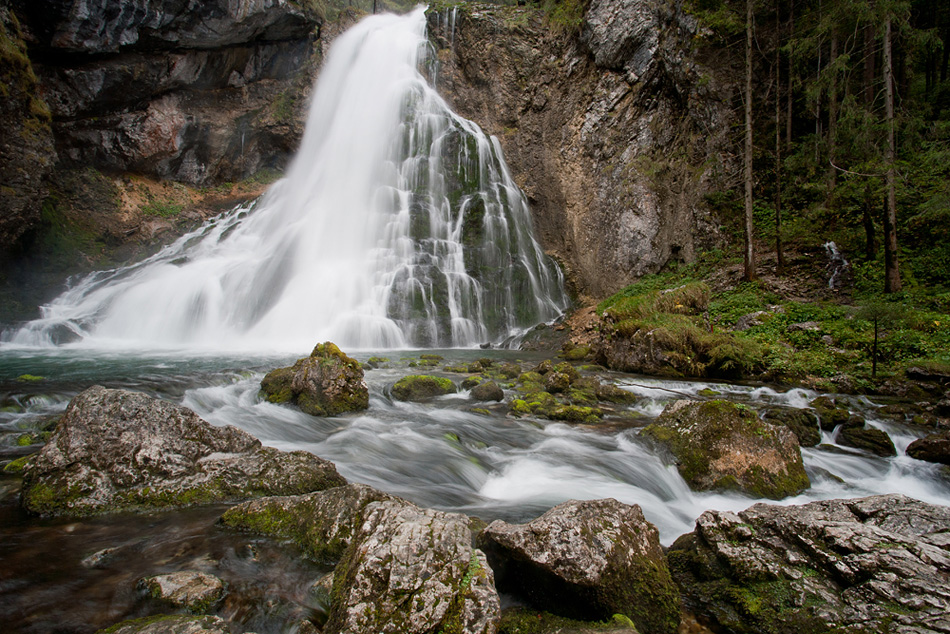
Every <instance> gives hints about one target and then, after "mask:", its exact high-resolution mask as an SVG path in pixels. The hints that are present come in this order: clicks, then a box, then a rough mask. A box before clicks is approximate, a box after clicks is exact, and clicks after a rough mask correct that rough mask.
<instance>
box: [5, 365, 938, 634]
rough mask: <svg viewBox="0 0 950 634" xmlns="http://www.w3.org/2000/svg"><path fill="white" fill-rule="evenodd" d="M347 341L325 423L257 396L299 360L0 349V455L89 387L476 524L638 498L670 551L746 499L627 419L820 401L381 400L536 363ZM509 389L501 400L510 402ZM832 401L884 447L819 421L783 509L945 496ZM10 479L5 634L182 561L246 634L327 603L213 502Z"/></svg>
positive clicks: (903, 441) (119, 615) (640, 383)
mask: <svg viewBox="0 0 950 634" xmlns="http://www.w3.org/2000/svg"><path fill="white" fill-rule="evenodd" d="M348 352H349V353H350V354H352V356H354V357H355V358H357V359H359V360H360V361H362V362H365V361H367V360H368V359H369V358H370V357H373V356H377V357H385V358H387V359H388V360H389V361H388V362H387V363H384V364H383V366H384V367H382V368H379V369H367V371H366V381H367V384H368V385H369V389H370V407H369V409H368V410H367V411H365V412H362V413H359V414H353V415H347V416H339V417H333V418H324V419H320V418H314V417H311V416H308V415H306V414H303V413H302V412H300V411H298V410H296V409H295V408H293V407H289V406H284V405H274V404H271V403H267V402H266V401H264V400H263V399H262V398H261V397H260V395H259V389H260V380H261V378H262V377H263V375H264V374H265V373H266V372H267V371H269V370H270V369H273V368H274V367H278V366H283V365H289V364H290V363H292V362H293V361H294V359H295V357H287V356H273V357H265V356H243V357H242V356H239V355H235V356H221V355H220V354H215V355H206V356H202V355H201V354H197V353H195V352H194V351H191V352H188V353H180V354H179V353H175V352H141V353H130V352H122V353H108V352H101V351H90V350H83V349H81V348H59V349H55V350H36V349H30V350H16V349H11V348H7V349H5V350H3V351H2V353H0V450H2V452H3V454H4V457H5V458H6V459H8V458H10V457H14V456H15V455H23V454H25V453H28V452H30V451H36V450H38V449H39V448H40V447H39V446H38V445H35V446H32V447H22V448H21V447H17V446H16V445H17V439H18V438H21V437H22V435H23V434H24V433H27V432H32V431H35V430H37V429H40V428H41V427H42V426H43V424H44V422H47V421H49V419H50V418H51V417H55V416H56V415H58V414H59V413H61V412H62V411H63V410H64V409H65V407H66V405H67V404H68V402H69V400H70V399H71V398H72V397H73V396H75V395H76V394H78V393H79V392H80V391H82V390H83V389H85V388H86V387H89V386H90V385H94V384H101V385H105V386H106V387H122V388H127V389H133V390H139V391H143V392H146V393H148V394H151V395H153V396H158V397H161V398H164V399H167V400H170V401H173V402H176V403H181V404H182V405H184V406H186V407H188V408H191V409H193V410H194V411H195V412H197V413H198V414H199V415H200V416H201V417H202V418H204V419H205V420H207V421H208V422H210V423H212V424H214V425H234V426H236V427H239V428H241V429H243V430H245V431H247V432H249V433H251V434H253V435H254V436H256V437H257V438H259V439H260V440H261V441H262V442H263V443H264V444H265V445H270V446H273V447H277V448H279V449H283V450H292V449H303V450H306V451H310V452H312V453H314V454H316V455H318V456H320V457H322V458H326V459H328V460H331V461H332V462H334V463H335V464H336V466H337V469H338V470H339V472H340V473H341V474H342V475H343V476H345V477H346V478H347V479H348V480H349V481H351V482H361V483H365V484H369V485H371V486H374V487H376V488H379V489H381V490H383V491H386V492H389V493H392V494H395V495H399V496H402V497H404V498H406V499H408V500H410V501H412V502H415V503H416V504H419V505H421V506H427V507H433V508H438V509H443V510H450V511H458V512H462V513H466V514H468V515H472V516H477V517H480V518H482V519H484V520H486V521H491V520H493V519H504V520H507V521H510V522H524V521H528V520H531V519H533V518H535V517H537V516H539V515H540V514H542V513H543V512H544V511H546V510H548V509H549V508H551V507H552V506H554V505H556V504H558V503H560V502H563V501H566V500H568V499H597V498H606V497H612V498H615V499H617V500H620V501H621V502H625V503H628V504H639V505H640V506H641V507H642V508H643V512H644V515H645V516H646V518H647V519H648V520H650V521H651V522H653V523H654V524H656V526H657V527H658V529H659V531H660V538H661V541H662V542H663V543H664V544H665V545H669V544H670V543H671V542H672V541H673V540H674V539H676V537H678V536H679V535H681V534H683V533H686V532H689V531H691V530H692V529H693V522H694V520H695V519H696V517H698V516H699V515H700V514H701V513H702V512H703V511H705V510H707V509H721V510H736V511H738V510H742V509H745V508H747V507H748V506H750V505H752V504H753V503H755V502H757V501H759V500H755V499H751V498H748V497H743V496H740V495H737V494H710V493H695V492H692V491H690V489H689V488H688V487H687V486H686V484H685V482H684V481H683V479H682V478H681V477H680V476H679V474H678V473H677V471H676V468H675V467H674V466H673V465H672V464H671V463H670V461H669V459H668V458H666V457H665V456H663V455H661V454H658V453H657V452H656V451H654V450H653V449H651V448H650V447H649V445H647V444H646V443H644V442H642V441H641V440H640V439H639V437H638V433H639V429H640V428H641V427H642V426H643V425H645V424H647V423H648V422H649V421H650V420H651V419H652V418H655V417H656V416H657V415H659V413H660V412H661V411H662V410H663V407H664V406H665V405H666V404H667V403H668V402H669V401H671V400H674V399H678V398H697V399H698V398H704V397H708V395H709V392H708V391H707V390H710V389H711V390H713V391H715V392H718V395H717V396H716V398H727V399H730V400H734V401H737V402H741V403H746V404H748V405H749V406H751V407H754V408H758V407H764V406H771V405H787V406H792V407H807V406H808V403H809V402H810V401H811V400H812V399H813V398H814V397H815V396H817V394H816V393H814V392H810V391H808V390H803V389H798V388H796V389H788V390H785V389H782V388H777V387H768V386H753V385H733V384H724V383H710V382H699V381H674V380H661V379H656V378H651V377H641V376H635V375H629V374H622V373H615V372H607V371H604V370H602V369H588V368H585V367H582V373H591V374H593V375H596V376H599V377H600V378H601V379H602V380H603V381H606V382H614V383H615V384H616V385H618V386H620V387H622V388H624V389H627V390H630V391H632V392H634V393H636V394H637V395H638V396H640V399H639V400H638V401H637V402H636V403H635V404H633V405H630V406H617V407H618V409H617V411H615V412H614V413H613V414H612V415H609V416H608V417H607V418H605V420H604V422H602V423H600V424H598V425H569V424H564V423H558V422H552V421H546V420H541V419H533V418H528V417H524V418H514V417H512V416H509V415H508V413H507V412H508V407H507V405H506V404H504V403H497V404H495V403H475V402H473V401H471V400H470V398H469V394H468V392H467V391H464V390H462V391H460V392H459V393H457V394H452V395H447V396H443V397H439V398H437V399H434V400H432V401H429V402H426V403H403V402H396V401H393V400H392V399H391V398H390V396H389V395H388V388H389V387H390V386H391V385H392V384H393V383H394V382H395V381H396V380H397V379H399V378H400V377H402V376H405V375H407V374H437V375H442V376H447V377H449V378H452V379H453V380H454V381H455V382H456V384H459V383H460V382H461V380H462V379H463V378H464V377H465V376H466V375H463V374H453V373H449V372H444V371H443V370H442V369H441V368H442V367H444V366H447V365H458V364H460V363H469V362H472V361H475V360H476V359H479V358H483V357H490V358H492V359H493V360H495V361H508V362H518V363H520V365H521V366H522V368H523V369H524V370H530V369H531V368H532V367H533V366H534V365H535V364H537V363H538V362H539V361H541V360H542V359H543V358H546V357H544V356H541V355H540V354H539V353H528V352H518V351H498V350H495V351H484V350H459V349H453V350H439V351H430V350H426V351H420V350H410V351H392V350H387V351H362V352H352V351H348ZM422 353H427V354H433V353H435V354H439V355H441V356H442V357H444V360H443V361H440V362H439V364H438V365H437V366H435V367H433V368H426V367H414V365H415V363H418V362H419V359H420V354H422ZM303 354H305V351H301V354H300V355H298V356H303ZM410 363H412V364H413V365H412V366H411V365H410ZM24 377H30V378H24ZM511 395H512V394H511V393H510V392H509V393H508V394H507V395H506V396H507V398H508V399H509V400H510V398H511ZM842 398H844V399H845V400H846V402H847V403H848V406H849V407H850V408H851V409H852V411H854V412H857V413H860V414H862V415H863V416H865V417H866V418H867V421H868V424H869V425H870V426H873V427H878V428H880V429H884V430H885V431H887V432H888V434H889V435H890V436H891V438H892V439H893V441H894V444H895V446H896V448H897V452H898V455H897V456H896V457H894V458H879V457H876V456H871V455H869V454H866V453H862V452H859V451H856V450H853V449H848V448H845V447H840V446H838V445H836V444H835V442H834V435H835V434H834V432H831V433H828V432H823V438H822V443H823V446H822V447H819V448H805V449H803V450H802V456H803V458H804V463H805V467H806V470H807V472H808V475H809V477H810V479H811V482H812V486H811V489H809V490H808V491H806V492H804V493H803V494H801V495H799V496H796V497H792V498H787V499H785V500H782V501H780V502H778V503H779V504H802V503H805V502H808V501H812V500H817V499H829V498H839V497H861V496H866V495H872V494H879V493H903V494H905V495H909V496H911V497H914V498H917V499H920V500H923V501H925V502H930V503H935V504H943V505H950V479H948V478H947V477H946V476H945V475H942V473H941V471H940V470H941V467H940V466H939V465H933V464H929V463H924V462H920V461H917V460H914V459H912V458H909V457H907V456H906V455H905V454H904V450H905V448H906V447H907V445H908V444H910V442H911V441H913V440H914V439H915V438H918V437H920V436H923V435H924V434H925V431H926V430H923V429H914V428H910V427H905V426H903V425H898V424H895V423H893V422H889V421H885V420H883V419H881V418H879V417H877V416H875V410H876V409H877V407H878V404H875V403H873V402H872V401H871V400H868V399H867V398H864V397H842ZM473 408H479V411H477V412H476V411H471V410H472V409H473ZM18 485H19V480H18V479H17V478H13V477H4V478H3V479H0V498H2V499H0V623H3V624H4V625H3V631H4V632H10V633H13V632H37V633H39V632H44V633H46V632H69V633H72V632H76V633H79V632H90V631H95V630H96V629H97V628H101V627H106V626H108V625H111V624H112V623H115V622H117V621H120V620H122V619H125V618H132V617H138V616H145V615H149V614H156V613H160V612H162V611H163V608H162V607H161V606H160V605H158V604H157V603H154V602H153V601H152V600H150V599H148V598H147V597H146V595H145V592H144V591H142V590H140V589H138V588H137V585H136V582H137V581H138V579H140V578H142V577H145V576H149V575H154V574H161V573H167V572H173V571H177V570H198V571H202V572H207V573H211V574H215V575H217V576H219V577H221V578H222V579H224V581H225V582H227V584H228V588H229V595H228V598H227V599H225V601H224V602H223V603H222V604H221V605H220V606H219V607H218V608H217V610H218V611H217V613H218V614H219V615H221V616H223V617H225V618H227V619H229V620H231V621H232V622H233V623H235V624H237V625H238V626H239V627H243V628H244V629H245V630H246V631H254V632H258V634H267V633H270V632H274V633H276V632H282V631H284V630H283V629H282V628H284V627H285V626H286V624H287V623H288V622H292V621H293V620H295V619H296V620H299V619H302V618H314V619H315V620H319V615H320V613H321V611H322V610H323V609H324V608H325V606H323V605H321V604H320V601H319V600H317V599H316V598H315V597H314V595H312V594H311V593H310V592H309V588H310V586H311V585H312V584H313V583H314V582H315V581H317V580H318V579H320V578H321V577H322V576H323V575H324V574H326V573H327V572H328V570H327V569H325V568H321V567H320V566H317V565H316V564H314V563H312V562H309V561H308V560H307V559H306V558H304V557H303V556H301V554H300V553H299V551H297V550H296V549H295V548H294V547H292V546H290V545H287V544H280V543H275V542H273V541H269V540H266V539H261V538H257V537H254V536H251V535H246V534H238V533H234V532H230V531H227V530H224V529H221V528H218V527H217V526H216V525H215V521H216V520H217V518H218V516H219V515H220V514H221V512H222V511H223V510H224V508H226V507H224V506H210V507H201V508H191V509H186V510H182V511H169V512H161V513H152V514H120V515H106V516H99V517H95V518H91V519H84V520H44V519H37V518H32V517H29V516H27V515H26V514H24V513H23V512H22V511H21V510H20V509H19V506H18ZM93 555H95V557H92V556H93Z"/></svg>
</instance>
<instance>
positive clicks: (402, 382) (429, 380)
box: [392, 374, 457, 401]
mask: <svg viewBox="0 0 950 634" xmlns="http://www.w3.org/2000/svg"><path fill="white" fill-rule="evenodd" d="M456 391H457V388H456V387H455V384H454V383H452V380H451V379H447V378H445V377H441V376H430V375H428V374H410V375H409V376H404V377H402V378H401V379H399V380H398V381H396V383H394V384H393V387H392V394H393V398H394V399H396V400H397V401H426V400H429V399H430V398H434V397H436V396H442V395H443V394H452V393H454V392H456Z"/></svg>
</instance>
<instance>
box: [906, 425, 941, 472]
mask: <svg viewBox="0 0 950 634" xmlns="http://www.w3.org/2000/svg"><path fill="white" fill-rule="evenodd" d="M907 455H908V456H910V457H911V458H916V459H917V460H926V461H927V462H939V463H941V464H946V465H950V430H945V431H941V432H937V433H935V434H930V435H929V436H927V437H925V438H918V439H917V440H915V441H914V442H912V443H910V445H908V446H907Z"/></svg>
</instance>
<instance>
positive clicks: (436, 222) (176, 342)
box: [4, 8, 567, 350]
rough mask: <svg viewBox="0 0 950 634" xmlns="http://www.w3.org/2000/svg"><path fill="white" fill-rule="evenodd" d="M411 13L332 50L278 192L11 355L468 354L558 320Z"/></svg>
mask: <svg viewBox="0 0 950 634" xmlns="http://www.w3.org/2000/svg"><path fill="white" fill-rule="evenodd" d="M425 27H426V19H425V12H424V9H423V8H419V9H417V10H415V11H414V12H412V13H411V14H409V15H407V16H402V17H398V16H393V15H380V16H372V17H369V18H367V19H365V20H364V21H362V22H361V23H359V24H358V25H356V26H355V27H353V28H352V29H350V30H349V31H348V32H346V33H345V34H343V35H342V36H340V37H339V38H338V39H337V40H336V41H335V42H334V44H333V47H332V49H331V50H330V53H329V55H328V57H327V62H326V65H325V67H324V69H323V71H322V73H321V75H320V80H319V83H318V85H317V87H316V90H315V93H314V97H313V103H312V106H311V110H310V117H309V120H308V123H307V129H306V133H305V136H304V139H303V143H302V145H301V149H300V151H299V153H298V155H297V156H296V157H295V159H294V161H293V163H292V165H291V167H290V169H289V171H288V174H287V178H286V179H284V180H282V181H281V182H279V183H277V184H276V185H275V186H274V187H272V188H271V190H270V191H269V192H268V193H267V194H266V195H265V196H263V197H262V198H261V199H260V200H258V201H257V202H255V203H254V204H253V205H250V206H248V207H246V208H241V209H236V210H233V211H232V212H231V213H230V214H228V215H227V216H225V217H222V218H219V219H217V220H215V221H213V222H211V223H209V224H207V225H206V226H204V227H202V228H201V229H199V230H198V231H196V232H194V233H192V234H190V235H187V236H184V237H183V238H181V239H180V240H178V241H177V242H175V243H174V244H172V245H170V246H169V247H167V248H166V249H164V250H163V251H162V252H161V253H159V254H157V255H156V256H153V257H152V258H150V259H148V260H146V261H144V262H142V263H140V264H137V265H134V266H130V267H125V268H122V269H117V270H114V271H107V272H100V273H97V274H94V275H91V276H89V277H87V278H86V279H84V280H82V281H81V282H80V283H79V284H78V285H76V286H75V287H74V288H72V289H70V290H69V291H67V292H66V293H64V294H63V295H61V296H60V297H58V298H57V299H56V300H55V301H53V302H52V303H51V304H50V305H48V306H46V307H44V308H43V317H42V318H41V319H39V320H36V321H34V322H31V323H29V324H27V325H26V326H24V327H23V328H20V329H19V330H17V331H15V332H8V333H5V335H4V339H5V340H6V341H7V342H8V343H12V344H20V345H55V344H58V343H64V342H69V341H75V340H80V341H81V342H83V343H84V344H87V345H94V346H104V345H108V346H112V345H116V346H120V347H153V346H159V347H162V346H165V347H168V346H171V347H178V346H189V347H195V346H197V347H205V348H212V349H221V348H228V349H234V348H242V349H268V350H273V349H295V350H299V349H307V348H309V347H310V346H312V345H313V343H314V342H315V341H322V340H333V341H335V342H337V343H339V344H340V345H344V346H347V347H351V348H398V347H407V346H440V347H443V346H472V345H475V344H479V343H482V342H486V341H501V340H503V339H505V338H506V337H509V336H511V335H513V334H515V335H516V334H518V333H519V332H522V331H524V330H525V329H527V328H530V327H532V326H534V325H536V324H538V323H541V322H546V321H550V320H552V319H554V318H555V317H557V316H558V315H559V314H560V313H562V312H563V310H564V309H565V307H566V305H567V300H566V296H565V294H564V291H563V283H562V279H561V275H560V272H559V271H558V269H557V267H556V266H555V265H554V264H553V262H552V261H551V260H550V259H549V258H547V257H546V256H545V255H544V253H543V252H542V251H541V249H540V247H539V245H538V244H537V242H536V241H535V240H534V238H533V237H532V234H531V225H530V216H529V210H528V207H527V203H526V200H525V197H524V194H523V193H522V192H521V191H520V189H518V187H517V186H516V185H515V183H514V182H513V181H512V179H511V177H510V175H509V174H508V171H507V168H506V166H505V163H504V160H503V157H502V153H501V149H500V147H499V145H498V143H497V140H495V139H494V138H489V137H487V136H486V135H485V134H484V133H483V132H482V131H481V130H480V129H479V128H478V126H476V125H475V124H474V123H472V122H470V121H467V120H465V119H463V118H461V117H459V116H458V115H456V114H455V113H453V112H452V111H451V110H450V109H449V107H448V106H447V105H446V103H445V102H444V101H443V99H442V98H441V97H440V96H439V95H438V94H437V93H436V92H435V90H434V88H433V87H432V86H431V85H429V84H428V83H427V82H426V80H425V77H424V76H423V74H422V73H421V72H420V68H421V67H422V65H424V63H425V62H426V53H427V40H426V36H425Z"/></svg>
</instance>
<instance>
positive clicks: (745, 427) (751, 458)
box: [641, 400, 810, 499]
mask: <svg viewBox="0 0 950 634" xmlns="http://www.w3.org/2000/svg"><path fill="white" fill-rule="evenodd" d="M641 435H642V437H643V438H645V439H648V440H650V441H652V442H654V443H656V444H658V445H660V446H663V447H665V448H666V449H668V450H669V451H670V453H671V454H672V455H673V457H674V459H675V461H676V467H677V470H678V471H679V473H680V475H681V476H683V479H684V480H686V482H687V483H688V484H689V486H690V487H691V488H693V489H695V490H698V491H708V490H736V491H742V492H745V493H748V494H751V495H754V496H756V497H765V498H772V499H781V498H783V497H787V496H789V495H795V494H797V493H800V492H801V491H803V490H804V489H807V488H808V487H809V486H810V483H809V480H808V476H807V475H806V473H805V468H804V465H803V463H802V457H801V451H800V448H799V444H798V439H797V437H796V436H795V434H793V433H792V432H791V431H790V430H788V429H786V428H784V427H777V426H774V425H770V424H768V423H766V422H765V421H763V420H761V419H760V418H759V417H758V415H757V414H756V413H755V412H754V411H753V410H752V409H750V408H748V407H746V406H743V405H737V404H735V403H731V402H729V401H723V400H715V401H703V402H697V401H676V402H674V403H672V404H670V405H669V406H667V408H666V409H665V410H664V411H663V413H662V414H661V415H660V417H659V418H657V420H656V422H655V423H654V424H652V425H650V426H648V427H646V428H644V429H643V431H642V432H641Z"/></svg>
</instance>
